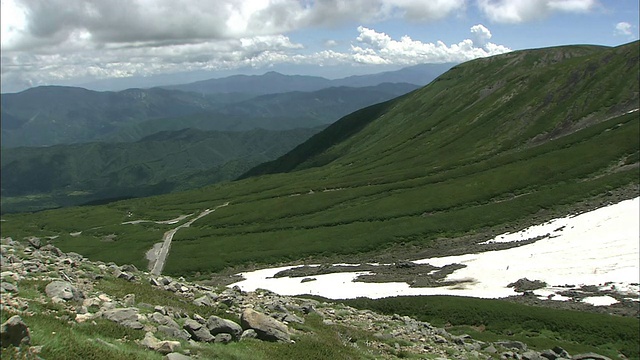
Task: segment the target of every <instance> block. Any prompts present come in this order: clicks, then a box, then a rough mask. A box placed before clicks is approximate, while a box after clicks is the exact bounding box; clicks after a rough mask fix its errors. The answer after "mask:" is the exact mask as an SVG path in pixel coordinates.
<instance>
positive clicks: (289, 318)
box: [282, 314, 304, 324]
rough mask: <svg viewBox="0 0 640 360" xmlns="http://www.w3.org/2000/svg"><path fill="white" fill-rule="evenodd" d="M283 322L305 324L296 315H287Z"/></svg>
mask: <svg viewBox="0 0 640 360" xmlns="http://www.w3.org/2000/svg"><path fill="white" fill-rule="evenodd" d="M282 321H284V322H287V323H292V322H294V323H298V324H304V319H302V318H300V317H299V316H296V315H294V314H287V315H285V316H284V317H283V318H282Z"/></svg>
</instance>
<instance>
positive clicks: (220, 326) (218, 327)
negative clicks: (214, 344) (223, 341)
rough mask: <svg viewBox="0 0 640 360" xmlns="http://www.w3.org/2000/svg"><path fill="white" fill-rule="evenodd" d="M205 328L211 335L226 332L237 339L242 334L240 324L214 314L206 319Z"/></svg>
mask: <svg viewBox="0 0 640 360" xmlns="http://www.w3.org/2000/svg"><path fill="white" fill-rule="evenodd" d="M207 329H209V332H210V333H211V335H218V334H220V333H227V334H231V335H232V336H233V337H234V338H235V339H238V338H239V337H240V335H241V334H242V327H241V326H240V325H238V324H236V323H235V322H233V321H231V320H227V319H223V318H221V317H217V316H215V315H212V316H210V317H209V319H208V320H207Z"/></svg>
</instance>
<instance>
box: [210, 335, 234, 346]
mask: <svg viewBox="0 0 640 360" xmlns="http://www.w3.org/2000/svg"><path fill="white" fill-rule="evenodd" d="M232 340H233V336H231V334H227V333H220V334H218V335H216V338H215V339H214V340H213V342H214V343H217V344H228V343H230V342H231V341H232Z"/></svg>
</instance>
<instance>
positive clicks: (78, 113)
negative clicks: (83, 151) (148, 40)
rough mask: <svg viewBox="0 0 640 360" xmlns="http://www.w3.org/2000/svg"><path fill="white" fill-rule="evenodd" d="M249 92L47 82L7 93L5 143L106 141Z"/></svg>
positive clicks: (3, 99)
mask: <svg viewBox="0 0 640 360" xmlns="http://www.w3.org/2000/svg"><path fill="white" fill-rule="evenodd" d="M247 97H248V96H246V95H241V94H219V95H215V96H213V95H210V96H202V95H196V94H190V93H185V92H181V91H175V90H166V89H160V88H156V89H148V90H144V89H129V90H124V91H120V92H97V91H91V90H86V89H82V88H76V87H61V86H42V87H37V88H32V89H29V90H25V91H23V92H20V93H15V94H2V95H1V96H0V104H1V105H0V107H1V109H2V146H3V147H16V146H43V145H54V144H61V143H78V142H87V141H92V140H97V139H100V138H101V137H103V136H105V135H107V134H109V133H111V132H114V131H116V130H117V129H118V128H120V127H121V126H124V125H130V124H132V123H137V122H141V121H145V120H148V119H158V118H163V117H172V116H183V115H188V114H194V113H198V112H204V111H209V110H212V109H215V108H217V107H219V106H220V105H221V104H225V103H228V102H229V101H239V100H242V99H246V98H247Z"/></svg>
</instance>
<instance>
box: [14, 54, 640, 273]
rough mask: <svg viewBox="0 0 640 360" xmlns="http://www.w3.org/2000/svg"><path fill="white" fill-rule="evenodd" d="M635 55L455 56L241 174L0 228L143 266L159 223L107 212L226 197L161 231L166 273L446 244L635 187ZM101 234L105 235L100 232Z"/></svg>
mask: <svg viewBox="0 0 640 360" xmlns="http://www.w3.org/2000/svg"><path fill="white" fill-rule="evenodd" d="M638 59H639V54H638V43H637V42H636V43H632V44H628V45H625V46H621V47H617V48H604V47H590V46H572V47H559V48H549V49H540V50H530V51H519V52H513V53H509V54H505V55H500V56H496V57H492V58H487V59H480V60H475V61H471V62H468V63H465V64H462V65H459V66H456V67H454V68H453V69H451V70H450V71H448V72H447V73H445V74H443V75H442V76H440V77H439V78H438V79H436V80H435V81H434V82H432V83H431V84H429V85H428V86H426V87H424V88H422V89H420V90H418V91H414V92H412V93H410V94H408V95H405V96H403V97H401V98H399V99H396V100H392V101H389V102H386V103H383V104H379V105H374V106H372V107H369V108H366V109H363V110H360V111H357V112H355V113H353V114H351V115H349V116H346V117H344V118H343V119H341V120H340V121H338V122H336V123H335V124H333V125H331V126H330V127H329V128H328V129H326V130H325V131H323V132H321V133H319V134H317V135H315V136H314V137H312V138H311V139H310V140H309V141H308V142H307V143H304V144H302V145H300V146H299V147H298V148H296V149H295V150H293V151H292V152H291V153H289V154H287V155H285V156H284V157H282V158H280V159H279V160H278V161H277V162H275V163H274V164H272V165H269V166H263V167H261V168H260V169H259V171H258V170H255V171H252V172H250V174H254V175H255V174H264V175H262V176H254V177H249V178H246V179H244V180H241V181H236V182H231V183H225V184H219V185H214V186H211V187H207V188H203V189H198V190H194V191H190V192H183V193H174V194H169V195H165V196H161V197H154V198H145V199H134V200H129V201H123V202H118V203H112V204H109V205H107V206H101V207H95V208H81V209H65V210H59V211H48V212H43V213H39V214H34V215H20V216H10V217H3V219H4V220H6V221H5V222H3V229H2V233H3V236H13V237H18V238H19V237H21V236H27V235H41V236H47V235H48V236H54V235H59V238H56V239H55V240H54V241H53V242H54V243H55V244H56V245H57V246H60V247H61V248H62V249H64V250H66V251H76V252H79V253H82V254H84V255H86V256H88V257H90V258H94V259H100V260H105V261H116V262H120V263H126V262H131V263H134V264H136V265H137V266H145V260H144V253H145V252H146V251H147V250H148V249H149V248H151V246H152V245H153V243H155V242H158V241H159V239H160V234H162V231H160V230H164V229H165V227H162V226H161V225H157V226H156V225H154V226H151V227H148V228H143V227H135V226H131V225H119V224H120V223H121V222H122V221H126V219H131V218H134V219H155V220H166V219H171V218H175V217H177V216H179V215H183V214H192V213H196V212H200V211H203V210H205V209H212V208H214V207H216V206H218V205H222V204H225V203H227V202H229V205H228V206H225V207H222V208H219V209H218V210H217V211H215V212H214V213H211V214H209V215H207V216H205V217H203V218H201V219H199V220H198V221H196V222H194V223H193V224H192V225H191V226H190V227H188V228H184V229H181V230H180V231H179V232H178V233H177V234H176V235H175V237H174V240H173V243H172V245H171V253H170V256H169V258H168V262H167V264H166V267H165V271H166V272H167V273H170V274H175V275H178V274H179V275H194V274H197V273H207V272H210V271H218V270H222V269H224V268H226V267H230V266H241V265H249V264H255V263H261V264H265V263H280V262H284V261H294V260H301V259H305V260H308V259H317V258H318V257H320V258H323V257H327V256H341V257H343V258H345V259H349V260H353V259H356V258H361V259H367V260H371V259H375V258H377V257H379V256H380V255H381V254H383V253H394V254H399V256H402V257H405V258H407V257H409V258H410V257H419V256H425V254H429V255H433V254H436V253H452V252H453V253H455V252H457V251H460V249H459V248H458V247H460V246H463V245H464V244H463V243H461V241H462V240H461V239H465V238H464V237H463V236H473V235H474V234H476V235H477V236H479V235H478V234H490V233H493V232H496V231H500V232H503V231H505V230H507V229H513V228H517V227H518V226H522V225H523V224H524V223H527V222H533V221H538V220H541V219H547V218H549V217H551V216H553V215H557V214H558V213H563V214H564V213H566V212H567V211H575V210H578V209H580V207H581V206H593V205H595V204H600V203H602V202H607V201H610V200H611V199H613V198H615V197H632V196H637V195H638V183H639V178H640V174H639V172H638V159H639V149H640V127H639V121H638V114H639V113H638V111H635V110H637V109H638V107H640V106H639V105H640V104H639V99H638V91H639V90H638V83H639V82H638ZM585 204H586V205H585ZM589 204H591V205H589ZM129 215H130V216H129ZM69 219H73V220H71V221H70V220H69ZM166 229H169V227H166ZM77 231H83V232H82V234H81V235H80V236H77V237H72V236H69V235H68V234H69V233H71V232H77ZM108 234H115V236H117V238H118V241H114V242H101V241H100V239H102V237H103V236H106V235H108ZM186 259H188V261H186Z"/></svg>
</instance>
